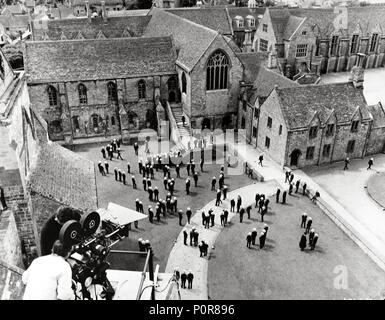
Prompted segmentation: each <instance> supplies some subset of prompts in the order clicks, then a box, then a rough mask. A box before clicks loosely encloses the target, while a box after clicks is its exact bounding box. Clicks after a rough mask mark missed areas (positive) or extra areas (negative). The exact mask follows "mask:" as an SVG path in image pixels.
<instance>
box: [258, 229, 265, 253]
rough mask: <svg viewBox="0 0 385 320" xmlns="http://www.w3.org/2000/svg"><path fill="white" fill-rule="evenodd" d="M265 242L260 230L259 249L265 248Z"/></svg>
mask: <svg viewBox="0 0 385 320" xmlns="http://www.w3.org/2000/svg"><path fill="white" fill-rule="evenodd" d="M265 242H266V235H265V231H264V230H262V231H261V235H260V236H259V248H260V249H263V247H264V246H265Z"/></svg>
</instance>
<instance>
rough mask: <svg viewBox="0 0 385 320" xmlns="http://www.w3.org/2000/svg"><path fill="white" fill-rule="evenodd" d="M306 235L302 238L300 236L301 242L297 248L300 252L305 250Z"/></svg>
mask: <svg viewBox="0 0 385 320" xmlns="http://www.w3.org/2000/svg"><path fill="white" fill-rule="evenodd" d="M306 241H307V240H306V233H304V234H303V235H302V236H301V240H300V241H299V247H300V249H301V251H304V250H305V248H306Z"/></svg>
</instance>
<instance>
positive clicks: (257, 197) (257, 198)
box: [255, 193, 261, 207]
mask: <svg viewBox="0 0 385 320" xmlns="http://www.w3.org/2000/svg"><path fill="white" fill-rule="evenodd" d="M260 198H261V196H260V195H259V193H257V194H256V195H255V207H258V203H259V199H260Z"/></svg>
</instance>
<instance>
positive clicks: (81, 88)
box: [78, 83, 87, 104]
mask: <svg viewBox="0 0 385 320" xmlns="http://www.w3.org/2000/svg"><path fill="white" fill-rule="evenodd" d="M78 93H79V103H80V104H86V103H87V88H86V86H85V85H84V84H82V83H81V84H79V85H78Z"/></svg>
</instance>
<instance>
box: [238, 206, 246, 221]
mask: <svg viewBox="0 0 385 320" xmlns="http://www.w3.org/2000/svg"><path fill="white" fill-rule="evenodd" d="M244 214H245V209H244V208H241V210H239V222H240V223H242V221H243V215H244Z"/></svg>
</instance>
